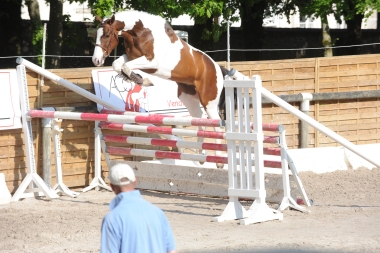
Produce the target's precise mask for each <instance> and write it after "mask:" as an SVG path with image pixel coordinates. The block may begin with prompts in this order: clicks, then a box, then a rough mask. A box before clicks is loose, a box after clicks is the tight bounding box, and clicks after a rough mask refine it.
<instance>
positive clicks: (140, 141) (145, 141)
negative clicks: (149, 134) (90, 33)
mask: <svg viewBox="0 0 380 253" xmlns="http://www.w3.org/2000/svg"><path fill="white" fill-rule="evenodd" d="M103 140H104V141H105V142H117V143H128V144H137V145H147V146H160V147H172V148H188V149H199V150H218V151H227V144H216V143H207V142H204V143H202V142H190V141H176V140H163V139H154V138H142V137H133V136H123V135H112V134H105V135H103ZM236 150H237V152H239V148H238V147H236ZM264 154H266V155H274V156H280V155H281V150H280V148H264Z"/></svg>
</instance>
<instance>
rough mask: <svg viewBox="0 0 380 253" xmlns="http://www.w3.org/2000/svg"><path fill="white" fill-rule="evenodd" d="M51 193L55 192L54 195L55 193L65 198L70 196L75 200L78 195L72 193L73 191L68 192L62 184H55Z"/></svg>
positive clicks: (77, 193)
mask: <svg viewBox="0 0 380 253" xmlns="http://www.w3.org/2000/svg"><path fill="white" fill-rule="evenodd" d="M53 191H55V193H57V194H59V193H62V194H66V195H67V196H70V197H72V198H75V197H77V196H78V195H79V192H74V191H72V190H70V189H69V188H68V187H67V186H66V185H65V184H64V183H58V184H56V185H55V186H54V187H53Z"/></svg>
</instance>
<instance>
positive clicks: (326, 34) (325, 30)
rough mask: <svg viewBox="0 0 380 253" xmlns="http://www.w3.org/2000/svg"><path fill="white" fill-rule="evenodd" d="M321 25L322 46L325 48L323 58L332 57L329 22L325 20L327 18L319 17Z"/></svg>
mask: <svg viewBox="0 0 380 253" xmlns="http://www.w3.org/2000/svg"><path fill="white" fill-rule="evenodd" d="M321 23H322V45H323V46H324V47H325V53H324V56H325V57H332V56H333V50H332V48H331V45H332V43H331V36H330V27H329V21H328V20H327V16H324V17H321Z"/></svg>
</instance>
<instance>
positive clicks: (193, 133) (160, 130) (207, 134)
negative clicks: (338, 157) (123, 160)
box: [99, 122, 279, 144]
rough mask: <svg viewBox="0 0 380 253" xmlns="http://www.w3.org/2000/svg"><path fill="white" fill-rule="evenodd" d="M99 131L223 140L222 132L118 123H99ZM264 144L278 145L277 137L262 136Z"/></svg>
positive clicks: (223, 134)
mask: <svg viewBox="0 0 380 253" xmlns="http://www.w3.org/2000/svg"><path fill="white" fill-rule="evenodd" d="M99 127H100V128H101V129H108V130H120V131H128V132H139V133H152V134H171V135H177V136H189V137H202V138H211V139H222V140H224V139H225V133H224V132H214V131H203V130H190V129H181V128H171V127H159V126H140V125H130V124H120V123H110V122H101V123H100V124H99ZM264 143H272V144H279V137H277V136H264Z"/></svg>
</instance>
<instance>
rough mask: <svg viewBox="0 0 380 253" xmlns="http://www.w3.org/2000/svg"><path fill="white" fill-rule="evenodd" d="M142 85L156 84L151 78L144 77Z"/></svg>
mask: <svg viewBox="0 0 380 253" xmlns="http://www.w3.org/2000/svg"><path fill="white" fill-rule="evenodd" d="M142 86H148V87H149V86H154V85H153V83H152V81H151V80H149V79H148V78H144V80H143V83H142Z"/></svg>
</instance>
